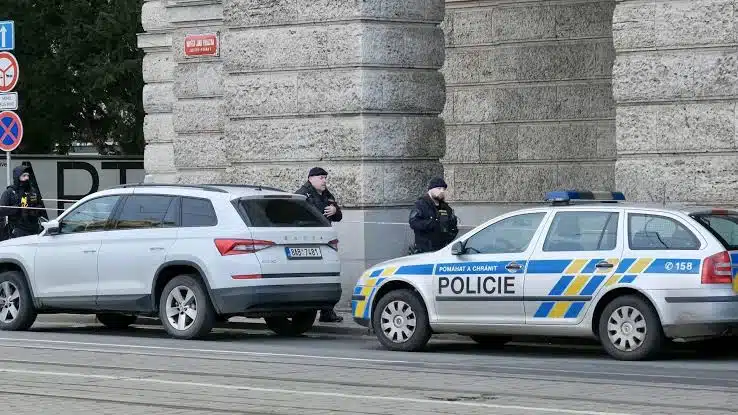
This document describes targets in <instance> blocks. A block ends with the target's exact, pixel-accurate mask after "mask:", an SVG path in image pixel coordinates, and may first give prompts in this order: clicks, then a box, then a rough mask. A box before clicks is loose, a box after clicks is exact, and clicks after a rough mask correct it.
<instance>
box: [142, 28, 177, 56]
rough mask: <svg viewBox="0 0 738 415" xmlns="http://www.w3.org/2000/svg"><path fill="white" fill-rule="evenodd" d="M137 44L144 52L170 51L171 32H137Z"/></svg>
mask: <svg viewBox="0 0 738 415" xmlns="http://www.w3.org/2000/svg"><path fill="white" fill-rule="evenodd" d="M137 45H138V47H139V48H140V49H143V50H144V51H145V52H146V53H150V52H169V53H171V51H172V34H171V33H170V32H151V33H139V34H138V42H137Z"/></svg>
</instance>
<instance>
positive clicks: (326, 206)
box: [295, 167, 343, 323]
mask: <svg viewBox="0 0 738 415" xmlns="http://www.w3.org/2000/svg"><path fill="white" fill-rule="evenodd" d="M327 178H328V172H327V171H325V170H324V169H322V168H320V167H313V168H312V169H310V172H308V181H307V182H306V183H305V184H304V185H302V187H300V188H299V189H297V191H296V192H295V193H297V194H301V195H304V196H306V197H307V199H306V200H307V202H308V203H310V204H311V205H313V206H315V208H316V209H318V211H319V212H320V213H322V214H323V216H325V217H326V218H327V219H328V220H330V221H331V222H340V221H341V219H343V213H342V212H341V208H340V207H338V203H337V202H336V198H335V197H334V196H333V194H331V192H330V191H329V190H328V187H327V186H326V180H327ZM319 321H321V322H325V323H340V322H341V321H343V317H341V316H339V315H338V314H336V312H335V311H334V310H333V309H325V310H320V319H319Z"/></svg>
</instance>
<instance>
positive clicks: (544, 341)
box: [36, 309, 599, 347]
mask: <svg viewBox="0 0 738 415" xmlns="http://www.w3.org/2000/svg"><path fill="white" fill-rule="evenodd" d="M336 313H337V314H338V315H340V316H341V317H343V321H342V322H340V323H321V322H320V321H318V319H317V318H316V319H315V325H314V326H313V328H312V329H310V331H309V332H310V333H324V334H339V335H349V336H374V334H373V333H372V332H371V331H370V330H369V329H368V328H366V327H362V326H359V325H358V324H356V323H354V320H353V318H352V316H351V312H350V311H349V310H345V309H344V310H341V309H336ZM36 321H37V322H38V323H43V324H55V323H56V324H99V322H98V321H97V319H96V317H95V316H94V315H79V314H42V315H40V316H38V319H37V320H36ZM136 324H137V325H140V326H160V325H161V321H159V319H158V318H152V317H139V318H138V321H137V322H136ZM215 327H216V328H231V329H237V330H267V326H266V323H264V320H263V319H249V318H245V317H233V318H231V319H230V320H229V321H228V322H227V323H217V324H216V326H215ZM434 338H436V339H441V340H456V341H459V340H461V341H469V337H467V336H463V335H459V334H436V335H435V336H434ZM512 343H515V344H529V345H558V346H575V347H576V346H584V347H591V346H597V347H599V344H598V343H597V342H596V341H594V340H592V339H579V338H549V337H533V336H515V337H514V339H513V342H512Z"/></svg>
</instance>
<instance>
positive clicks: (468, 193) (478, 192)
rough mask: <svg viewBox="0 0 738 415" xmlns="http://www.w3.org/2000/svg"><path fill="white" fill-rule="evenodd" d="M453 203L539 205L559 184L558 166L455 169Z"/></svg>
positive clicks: (457, 167)
mask: <svg viewBox="0 0 738 415" xmlns="http://www.w3.org/2000/svg"><path fill="white" fill-rule="evenodd" d="M453 170H454V172H453V187H454V196H453V197H454V200H460V201H472V202H473V201H479V202H482V201H484V202H517V201H540V200H541V199H542V197H543V194H544V193H545V192H546V191H550V189H552V188H555V187H556V184H557V177H556V173H557V167H556V165H532V164H525V165H479V166H469V167H467V166H460V165H457V166H454V168H453Z"/></svg>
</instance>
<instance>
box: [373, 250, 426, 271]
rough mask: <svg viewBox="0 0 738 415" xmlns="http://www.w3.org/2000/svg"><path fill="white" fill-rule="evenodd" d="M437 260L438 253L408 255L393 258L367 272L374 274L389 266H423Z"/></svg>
mask: <svg viewBox="0 0 738 415" xmlns="http://www.w3.org/2000/svg"><path fill="white" fill-rule="evenodd" d="M435 258H438V256H437V252H428V253H424V254H415V255H407V256H403V257H399V258H393V259H390V260H387V261H384V262H381V263H379V264H376V265H374V266H373V267H371V268H369V269H368V270H367V272H373V271H375V270H378V269H383V268H387V267H389V266H400V265H423V264H428V263H429V262H431V263H432V262H433V261H434V260H435Z"/></svg>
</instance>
